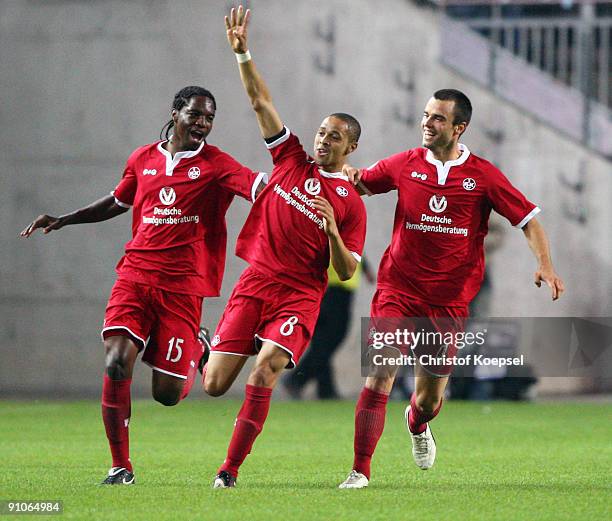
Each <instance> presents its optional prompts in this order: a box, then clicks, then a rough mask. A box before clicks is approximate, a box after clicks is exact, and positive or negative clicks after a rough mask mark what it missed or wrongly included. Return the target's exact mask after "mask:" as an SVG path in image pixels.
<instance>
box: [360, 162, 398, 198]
mask: <svg viewBox="0 0 612 521" xmlns="http://www.w3.org/2000/svg"><path fill="white" fill-rule="evenodd" d="M396 170H397V169H396V168H393V167H392V161H391V158H387V159H382V160H380V161H377V162H376V163H374V164H373V165H372V166H371V167H369V168H364V169H362V170H361V182H362V183H363V184H364V185H365V187H366V188H367V189H368V190H369V191H370V192H371V193H372V194H384V193H387V192H390V191H391V190H396V189H397V175H398V174H397V171H396Z"/></svg>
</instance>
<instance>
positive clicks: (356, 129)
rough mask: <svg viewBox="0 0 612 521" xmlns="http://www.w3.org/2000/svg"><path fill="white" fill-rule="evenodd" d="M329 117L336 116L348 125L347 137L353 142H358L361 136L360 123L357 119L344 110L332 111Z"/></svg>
mask: <svg viewBox="0 0 612 521" xmlns="http://www.w3.org/2000/svg"><path fill="white" fill-rule="evenodd" d="M329 117H330V118H338V119H340V120H342V121H344V122H345V123H346V124H347V125H348V132H349V138H350V139H351V141H353V142H355V143H358V142H359V138H360V137H361V125H360V124H359V121H357V120H356V119H355V118H354V117H353V116H351V115H350V114H346V113H345V112H334V113H333V114H330V115H329Z"/></svg>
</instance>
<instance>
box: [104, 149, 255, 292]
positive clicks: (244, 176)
mask: <svg viewBox="0 0 612 521" xmlns="http://www.w3.org/2000/svg"><path fill="white" fill-rule="evenodd" d="M260 175H265V174H260ZM258 182H259V176H258V174H256V173H255V172H253V171H252V170H250V169H249V168H246V167H244V166H242V165H241V164H240V163H238V162H237V161H236V160H234V159H233V158H232V157H231V156H229V155H228V154H226V153H225V152H222V151H221V150H219V149H218V148H217V147H214V146H211V145H208V144H205V143H203V144H202V145H201V146H200V147H199V148H198V149H197V150H188V151H184V152H178V153H177V154H175V156H174V158H172V156H171V154H170V153H169V152H168V151H167V150H166V149H165V148H163V147H162V142H157V143H153V144H150V145H145V146H143V147H141V148H138V149H137V150H135V151H134V152H133V153H132V155H131V156H130V157H129V159H128V160H127V164H126V166H125V170H124V172H123V178H122V179H121V181H120V182H119V184H118V185H117V188H115V190H114V191H113V192H112V193H113V195H114V196H115V201H116V202H117V204H119V205H121V206H124V207H129V206H132V205H133V206H134V209H133V217H132V236H133V238H132V240H131V241H129V242H128V243H127V244H126V246H125V255H124V256H123V258H122V259H121V260H120V261H119V264H118V265H117V273H118V274H119V278H122V279H126V280H131V281H134V282H140V283H143V284H147V285H150V286H155V287H157V288H161V289H165V290H167V291H172V292H175V293H184V294H189V295H198V296H202V297H210V296H217V295H219V290H220V289H221V280H222V278H223V270H224V268H225V247H226V241H227V229H226V225H225V213H226V211H227V209H228V207H229V205H230V203H231V201H232V199H233V197H234V195H235V194H237V195H240V196H242V197H244V198H247V199H249V198H251V197H252V196H253V194H252V192H253V191H254V188H255V186H256V184H257V183H258Z"/></svg>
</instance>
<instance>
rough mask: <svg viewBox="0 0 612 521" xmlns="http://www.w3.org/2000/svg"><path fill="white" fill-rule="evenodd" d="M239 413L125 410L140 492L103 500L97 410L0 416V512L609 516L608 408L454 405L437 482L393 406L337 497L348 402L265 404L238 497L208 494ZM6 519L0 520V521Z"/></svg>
mask: <svg viewBox="0 0 612 521" xmlns="http://www.w3.org/2000/svg"><path fill="white" fill-rule="evenodd" d="M238 408H239V402H237V401H231V400H211V399H207V400H202V401H198V400H188V401H187V402H185V403H183V404H180V405H179V406H178V407H171V408H165V407H162V406H161V405H158V404H155V403H154V402H152V401H138V402H135V403H134V404H133V407H132V424H131V427H130V431H131V437H132V443H131V447H132V451H131V452H132V460H133V462H134V468H135V473H136V480H137V485H135V486H133V487H99V486H97V483H99V482H100V481H101V480H102V479H103V478H104V476H105V474H106V471H107V470H108V467H109V466H110V459H109V456H108V454H107V447H106V439H105V436H104V428H103V426H102V422H101V419H100V405H99V404H98V403H96V402H76V403H74V402H69V403H40V402H35V403H33V402H0V462H2V463H1V468H2V472H1V473H0V500H5V499H46V500H53V499H59V500H63V502H64V513H63V514H61V516H55V517H52V516H36V517H35V518H32V519H46V518H49V519H53V518H55V519H58V518H60V519H78V520H97V519H99V520H105V521H107V520H108V519H120V518H124V519H130V521H133V520H147V521H151V520H155V521H159V520H165V519H168V520H187V519H189V520H192V519H211V520H218V519H228V520H250V521H252V520H262V521H272V520H275V519H282V520H283V521H285V520H286V521H293V520H302V519H303V520H308V521H312V520H318V519H322V520H331V519H347V520H352V521H371V520H377V519H385V520H397V519H410V520H414V519H419V521H422V520H430V519H431V520H436V521H439V520H442V519H445V520H480V519H482V520H486V521H492V520H501V519H516V520H547V519H550V520H551V521H552V520H554V521H560V520H565V519H567V520H572V521H574V520H576V519H587V520H600V519H609V518H610V517H609V516H610V510H609V508H610V504H612V487H611V479H610V477H611V475H610V469H611V468H612V448H611V444H610V439H612V436H611V434H612V433H611V430H610V425H611V422H610V420H611V419H612V414H611V413H612V406H611V405H610V404H606V403H603V404H601V403H599V404H597V403H588V404H580V403H546V404H522V403H489V404H481V403H459V402H449V403H448V404H446V405H445V407H444V410H443V412H442V414H441V416H440V417H439V418H438V419H436V421H435V422H434V423H433V431H434V435H435V436H436V440H437V443H438V459H437V460H436V464H435V466H434V468H433V469H431V470H429V471H421V470H419V469H418V468H417V467H416V466H415V465H414V464H413V462H412V458H411V455H410V449H409V443H410V442H409V439H408V437H407V435H406V432H405V429H404V425H403V408H404V405H402V404H399V403H391V404H390V406H389V410H388V413H387V424H386V428H385V433H384V435H383V438H382V441H381V443H380V444H379V447H378V451H377V453H376V455H375V457H374V462H373V467H372V471H373V475H372V480H371V482H370V487H369V488H368V489H365V490H338V489H337V488H336V487H337V485H338V484H339V483H340V482H341V481H342V480H343V479H344V478H345V477H346V475H347V473H348V472H349V470H350V469H351V463H352V442H353V440H352V437H353V410H354V403H353V402H325V403H321V402H302V403H296V402H273V403H272V409H271V412H270V416H269V418H268V421H267V423H266V426H265V428H264V430H263V433H262V435H261V436H260V437H259V439H258V440H257V441H256V443H255V447H254V450H253V453H252V454H251V455H250V456H249V457H248V458H247V461H246V462H245V464H244V465H243V467H242V469H241V472H240V476H239V478H238V488H236V489H234V490H212V489H211V488H210V484H211V481H212V478H213V476H214V475H215V473H216V469H217V466H218V465H219V464H220V463H221V461H222V460H223V458H224V457H225V451H226V448H227V443H228V441H229V436H230V434H231V431H232V427H233V422H234V417H235V414H236V412H237V410H238ZM7 519H9V518H8V517H7Z"/></svg>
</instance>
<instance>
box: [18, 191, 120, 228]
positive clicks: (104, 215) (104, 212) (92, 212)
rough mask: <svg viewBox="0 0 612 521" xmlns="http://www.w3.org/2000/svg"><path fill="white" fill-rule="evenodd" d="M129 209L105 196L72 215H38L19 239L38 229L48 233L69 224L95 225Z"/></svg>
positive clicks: (110, 196)
mask: <svg viewBox="0 0 612 521" xmlns="http://www.w3.org/2000/svg"><path fill="white" fill-rule="evenodd" d="M128 210H129V208H124V207H123V206H119V205H118V204H117V203H116V201H115V197H114V196H113V195H107V196H106V197H103V198H102V199H98V200H97V201H95V202H93V203H91V204H90V205H89V206H86V207H85V208H81V209H80V210H76V211H74V212H72V213H67V214H65V215H60V216H59V217H52V216H51V215H39V216H38V217H37V218H36V219H34V221H32V222H31V223H30V224H29V225H28V226H26V228H25V229H24V230H23V231H22V232H21V233H20V236H21V237H29V236H30V235H32V234H33V233H34V231H35V230H37V229H38V228H42V229H43V233H49V232H52V231H53V230H59V229H60V228H63V227H64V226H68V225H69V224H81V223H96V222H100V221H106V220H108V219H112V218H113V217H116V216H117V215H120V214H122V213H125V212H127V211H128Z"/></svg>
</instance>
